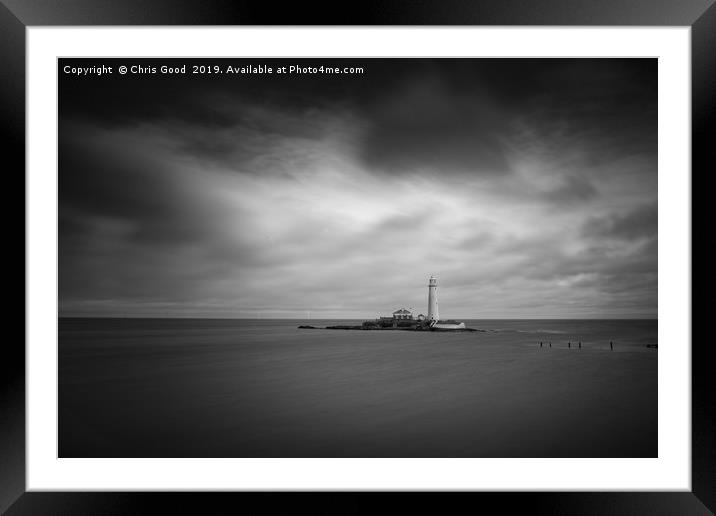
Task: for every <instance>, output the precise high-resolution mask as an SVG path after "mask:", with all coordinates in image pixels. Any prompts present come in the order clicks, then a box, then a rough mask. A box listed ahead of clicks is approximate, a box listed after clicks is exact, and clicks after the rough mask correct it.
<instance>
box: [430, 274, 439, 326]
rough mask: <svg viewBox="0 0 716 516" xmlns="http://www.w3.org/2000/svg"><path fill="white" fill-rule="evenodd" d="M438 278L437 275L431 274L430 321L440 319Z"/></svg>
mask: <svg viewBox="0 0 716 516" xmlns="http://www.w3.org/2000/svg"><path fill="white" fill-rule="evenodd" d="M437 290H438V280H437V278H436V277H435V276H430V281H428V321H437V320H438V319H440V316H439V315H438V294H437Z"/></svg>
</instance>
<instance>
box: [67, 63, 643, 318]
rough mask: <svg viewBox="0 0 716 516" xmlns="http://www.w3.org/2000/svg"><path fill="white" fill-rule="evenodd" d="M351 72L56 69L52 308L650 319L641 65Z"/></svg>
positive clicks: (387, 66) (384, 66)
mask: <svg viewBox="0 0 716 516" xmlns="http://www.w3.org/2000/svg"><path fill="white" fill-rule="evenodd" d="M317 61H319V60H312V62H313V63H314V64H315V62H317ZM359 61H360V62H357V61H352V60H349V61H340V60H330V62H329V63H326V64H331V65H340V66H342V65H344V64H345V65H351V66H356V65H360V66H364V67H365V70H366V72H365V74H363V75H355V76H348V75H344V76H331V77H328V76H302V77H295V76H293V77H278V76H271V77H267V76H261V77H258V76H245V77H238V78H237V77H227V76H221V77H210V78H209V77H204V76H199V77H166V76H145V77H124V78H121V79H120V78H118V77H111V76H110V77H102V78H84V79H80V78H76V77H68V76H64V75H62V74H61V75H60V77H61V80H60V97H59V99H60V121H59V127H60V140H59V147H60V153H59V170H60V172H59V197H60V198H59V230H60V235H59V236H60V249H59V270H60V307H61V312H62V313H66V314H72V313H75V314H78V313H79V314H81V313H95V314H96V313H100V314H102V313H103V314H116V313H119V312H122V313H132V314H145V315H157V314H162V315H171V314H175V315H191V314H200V315H204V316H206V315H211V314H217V315H239V316H255V315H256V311H266V312H269V313H274V314H275V315H289V316H296V315H302V314H303V312H304V310H314V311H317V312H320V313H325V314H333V315H341V314H354V315H356V316H359V317H362V316H372V315H375V311H376V310H381V311H385V310H387V309H390V308H399V307H400V306H403V305H407V306H416V307H417V308H418V310H419V311H420V304H421V303H423V302H424V300H423V299H422V298H423V287H424V282H425V277H426V275H429V274H431V273H435V274H438V275H439V277H440V281H441V285H442V286H443V288H444V289H445V290H444V294H443V296H444V297H443V298H441V299H444V300H445V301H446V302H447V305H446V306H450V307H451V313H452V314H454V315H455V316H456V317H457V316H459V317H468V316H475V315H480V314H484V315H492V316H495V315H497V316H510V315H521V316H524V315H530V314H531V315H535V316H550V315H551V316H569V315H580V316H584V315H586V316H595V315H654V314H655V309H656V238H655V237H656V229H657V228H656V204H655V201H656V175H655V174H656V167H655V163H656V161H655V160H656V152H655V149H656V147H655V144H656V111H655V109H656V108H655V106H656V74H655V72H656V64H655V61H656V60H586V59H584V60H523V59H516V60H510V59H505V60H503V59H499V60H497V59H493V60H489V59H486V60H470V59H466V60H422V59H419V60H370V59H366V60H363V59H361V60H359ZM258 63H259V62H258V61H254V62H253V64H258ZM263 63H264V64H267V63H268V61H263ZM77 64H79V63H77ZM83 64H85V65H92V64H96V63H94V62H87V63H83ZM118 64H120V63H119V62H115V66H116V65H118ZM147 64H148V65H150V64H151V63H147ZM160 64H161V63H160V62H158V61H157V62H156V63H154V65H155V66H159V65H160ZM234 64H236V63H234ZM243 64H246V63H243ZM272 64H273V66H279V65H280V64H281V63H279V62H278V61H276V62H273V63H272ZM109 99H111V101H109ZM486 300H489V302H488V301H486ZM530 306H531V307H532V308H531V310H530V309H528V308H525V307H530ZM525 310H526V311H525ZM550 311H551V312H550Z"/></svg>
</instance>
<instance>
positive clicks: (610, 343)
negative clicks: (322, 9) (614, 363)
mask: <svg viewBox="0 0 716 516" xmlns="http://www.w3.org/2000/svg"><path fill="white" fill-rule="evenodd" d="M609 349H611V350H612V351H614V343H613V342H612V341H611V340H610V341H609Z"/></svg>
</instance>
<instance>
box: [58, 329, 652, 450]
mask: <svg viewBox="0 0 716 516" xmlns="http://www.w3.org/2000/svg"><path fill="white" fill-rule="evenodd" d="M360 322H361V321H352V320H316V319H312V320H296V319H290V320H287V319H254V320H249V319H176V318H167V319H148V318H106V319H103V318H60V319H59V335H58V352H59V353H58V354H59V364H58V368H59V369H58V373H59V385H58V405H59V416H58V419H59V421H58V434H59V435H58V444H59V456H60V457H656V456H657V445H658V431H657V415H658V410H657V402H658V396H657V384H658V375H657V364H658V348H657V347H656V345H657V344H658V343H657V321H656V320H624V319H619V320H572V319H570V320H544V319H539V320H504V319H499V320H466V321H465V323H466V325H467V326H468V327H470V328H475V329H478V330H480V331H476V332H455V333H453V332H417V331H375V330H374V331H362V330H327V329H299V328H298V326H299V325H312V326H316V327H322V326H327V325H336V324H347V325H348V324H360ZM610 343H611V344H610Z"/></svg>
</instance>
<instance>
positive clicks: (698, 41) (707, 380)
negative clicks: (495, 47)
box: [0, 0, 716, 515]
mask: <svg viewBox="0 0 716 516" xmlns="http://www.w3.org/2000/svg"><path fill="white" fill-rule="evenodd" d="M47 25H56V26H62V25H74V26H83V25H84V26H89V25H157V26H162V25H553V26H564V25H570V26H594V25H605V26H609V25H621V26H626V25H634V26H689V27H691V31H692V32H691V35H692V46H691V50H692V55H691V58H692V68H691V70H692V174H691V179H692V191H693V192H697V191H698V190H694V189H693V179H694V178H696V177H704V176H706V175H707V173H708V172H710V171H711V170H713V163H714V161H716V150H715V149H716V145H714V142H716V129H715V126H716V100H715V97H716V95H715V94H714V92H716V6H714V0H658V1H654V0H622V1H618V0H602V1H600V2H594V1H591V0H541V1H536V0H490V1H484V0H482V1H479V2H476V1H469V0H441V2H435V3H428V2H426V1H420V2H400V1H399V0H390V1H389V0H382V1H381V0H370V1H369V0H366V1H364V2H360V3H356V4H354V5H353V7H351V6H350V5H346V4H343V3H338V2H336V3H333V6H332V7H326V6H323V5H320V4H316V5H313V4H307V3H299V2H295V3H293V4H288V5H285V6H284V5H274V3H273V2H268V1H264V2H249V1H233V0H151V1H150V0H121V1H119V0H0V66H1V68H0V113H1V115H0V130H1V131H2V138H0V142H2V144H4V145H3V147H4V150H3V154H4V156H3V161H2V162H1V163H2V164H3V167H2V168H3V172H4V173H3V174H2V177H3V178H4V180H5V185H4V186H5V188H6V190H5V191H6V195H5V200H6V202H5V203H3V206H4V208H5V210H6V214H5V216H6V218H5V220H6V221H13V222H14V221H15V219H16V218H17V208H16V207H13V206H12V203H8V202H7V201H8V200H10V199H13V200H14V198H20V197H22V198H23V200H24V198H25V185H24V177H25V30H26V28H27V27H31V26H47ZM20 192H22V194H21V193H20ZM23 202H24V201H23ZM693 206H694V204H693V202H692V220H693V222H692V234H693V228H694V227H696V225H697V223H698V225H701V224H702V223H703V222H702V221H703V220H708V218H707V217H700V216H698V214H697V213H696V212H694V211H693ZM9 226H11V225H10V224H7V225H6V230H7V227H9ZM18 226H19V225H18ZM12 227H14V224H13V225H12ZM24 238H25V234H24V230H23V253H22V262H23V264H22V266H23V267H24V266H25V261H26V259H27V258H28V257H27V256H26V255H25V251H24V249H25V246H24ZM17 240H19V237H18V238H17ZM694 243H695V242H694ZM6 249H8V252H6V253H5V257H6V259H8V260H9V265H8V267H12V265H13V264H15V263H18V267H17V269H19V268H20V266H19V262H20V259H21V258H20V253H17V252H16V251H14V248H10V247H9V242H8V244H7V247H6ZM11 249H12V251H10V250H11ZM691 253H692V257H693V256H695V255H694V245H693V244H692V247H691ZM692 263H693V260H692ZM692 269H693V265H692ZM6 270H7V269H6ZM8 276H9V277H10V278H14V277H18V278H19V274H17V273H14V274H13V273H11V272H8ZM699 288H700V289H704V290H705V288H706V287H705V286H703V284H699ZM23 292H25V289H24V285H23ZM6 297H7V295H6ZM23 300H24V294H23ZM692 305H693V303H692ZM10 306H11V308H9V309H8V310H6V312H5V316H6V318H5V320H6V322H7V323H8V324H7V327H8V328H9V327H10V322H12V325H13V326H19V325H20V320H22V321H23V336H24V328H25V326H24V322H25V304H24V302H23V304H22V309H20V308H19V307H20V303H19V302H14V301H13V303H12V304H11V305H10ZM20 310H22V315H20V313H19V312H20ZM16 312H18V313H16ZM694 313H696V312H695V307H694V306H692V328H696V326H695V325H694V324H693V314H694ZM692 334H693V335H694V336H695V335H696V333H694V332H693V330H692ZM691 344H692V443H691V444H692V491H691V492H641V493H636V492H593V493H575V492H572V493H557V492H541V493H540V492H529V493H511V492H504V493H450V494H449V495H448V494H439V493H412V494H410V493H407V494H406V493H355V492H354V493H178V492H177V493H117V492H113V493H81V492H72V493H67V492H65V493H59V492H42V493H40V492H26V488H25V473H26V470H25V453H26V450H25V430H26V429H25V339H24V338H22V339H21V338H19V337H13V338H10V337H7V338H5V339H3V343H2V359H0V363H2V364H3V367H2V374H0V389H2V390H1V392H0V511H2V512H3V513H6V514H8V515H20V514H22V515H24V514H136V513H138V514H144V513H146V514H153V513H155V512H157V511H156V508H157V507H161V512H167V513H202V514H211V513H217V512H219V511H220V510H221V508H222V507H229V508H232V507H233V509H234V510H231V509H230V512H232V513H233V512H239V511H242V512H243V510H246V509H247V508H249V507H250V508H251V509H252V512H270V513H273V512H291V513H293V512H297V511H310V512H311V513H323V512H330V513H346V512H348V513H357V512H359V511H360V512H367V511H371V512H373V511H376V510H380V511H385V510H387V505H388V504H395V503H398V504H400V506H401V507H402V510H409V507H408V506H415V507H416V508H420V509H422V510H431V511H435V512H437V511H440V512H441V513H449V512H452V511H453V510H457V508H458V507H465V506H466V507H473V508H480V509H484V508H486V507H499V508H500V512H503V511H504V510H505V509H506V510H508V512H509V511H510V510H511V509H516V508H520V509H523V510H525V511H528V512H529V513H549V514H605V513H609V514H710V513H713V512H716V403H715V402H714V396H713V395H712V393H713V392H715V391H714V384H715V383H716V382H715V381H714V379H713V375H712V374H711V367H712V366H711V364H712V361H711V360H709V358H710V357H711V356H712V354H713V353H712V352H711V351H710V349H709V348H710V347H711V346H712V343H711V342H710V340H709V339H704V340H703V341H701V340H699V339H696V338H695V337H692V343H691ZM465 504H467V505H465ZM223 510H224V511H225V510H226V509H223ZM401 512H402V511H401Z"/></svg>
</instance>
